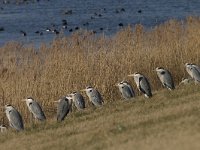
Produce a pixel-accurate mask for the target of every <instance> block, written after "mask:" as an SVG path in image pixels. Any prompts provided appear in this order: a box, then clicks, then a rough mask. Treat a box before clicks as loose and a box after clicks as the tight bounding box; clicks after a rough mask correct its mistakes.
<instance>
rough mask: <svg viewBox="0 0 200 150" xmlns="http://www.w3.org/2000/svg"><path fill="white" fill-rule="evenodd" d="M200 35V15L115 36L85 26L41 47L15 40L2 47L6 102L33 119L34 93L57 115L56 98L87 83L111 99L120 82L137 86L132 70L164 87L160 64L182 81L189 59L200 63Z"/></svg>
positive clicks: (47, 110)
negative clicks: (29, 101)
mask: <svg viewBox="0 0 200 150" xmlns="http://www.w3.org/2000/svg"><path fill="white" fill-rule="evenodd" d="M199 37H200V19H199V18H194V17H189V18H187V19H186V20H185V21H176V20H170V21H168V22H166V23H164V24H161V25H159V26H156V27H154V28H152V29H151V30H146V29H145V28H144V27H143V26H142V25H136V26H135V27H134V28H130V27H128V28H125V29H123V30H122V31H119V32H118V33H117V34H116V35H115V36H113V37H111V38H108V37H105V36H103V35H102V36H100V37H97V36H95V35H93V34H91V33H90V32H84V31H82V32H79V33H75V34H73V35H72V36H70V37H60V38H58V39H55V40H54V41H53V42H52V43H51V45H45V44H43V45H41V47H40V48H39V49H35V48H34V47H31V46H28V47H27V46H26V47H25V46H24V45H22V44H19V43H14V42H10V43H8V44H6V45H5V46H4V47H1V48H0V85H1V89H0V96H1V97H0V98H1V99H2V100H1V106H3V105H4V104H5V103H10V104H12V105H14V106H15V107H16V108H17V109H18V110H20V112H21V113H22V115H23V118H24V119H25V120H27V117H28V114H29V113H28V110H27V108H26V106H25V104H24V103H22V102H21V99H22V98H26V97H27V96H32V97H34V98H35V99H37V100H38V101H39V102H40V103H41V104H42V105H43V106H44V110H45V113H46V114H47V117H48V118H52V117H53V114H55V105H54V104H53V103H52V102H53V101H54V100H57V99H58V98H60V97H61V96H63V95H66V94H68V93H70V92H72V91H76V90H80V89H83V88H85V86H87V85H91V86H95V87H96V88H98V89H99V91H100V92H101V93H102V95H103V98H104V101H105V103H108V102H113V101H118V100H119V99H120V94H119V92H118V89H117V88H116V87H114V86H113V85H114V84H115V83H116V82H119V81H121V80H123V79H126V80H129V81H131V83H132V85H134V88H135V89H136V87H135V84H134V83H133V79H130V78H128V77H127V75H128V74H130V73H134V72H141V73H143V74H145V75H146V76H147V77H148V78H149V80H150V83H151V85H152V89H153V91H156V90H158V89H161V88H162V87H161V84H160V82H159V80H158V78H157V77H156V73H155V72H154V71H153V69H155V68H156V67H159V66H162V67H165V68H167V69H169V70H170V71H171V72H172V75H173V77H174V80H175V82H176V84H178V83H179V82H180V80H181V78H182V77H187V74H186V71H185V68H184V64H185V63H186V62H193V63H197V64H200V60H199V58H200V57H199V54H200V50H199V49H200V40H199ZM137 93H138V92H137ZM87 106H88V105H87ZM2 112H3V110H2ZM1 118H3V115H2V114H1ZM27 122H28V120H27Z"/></svg>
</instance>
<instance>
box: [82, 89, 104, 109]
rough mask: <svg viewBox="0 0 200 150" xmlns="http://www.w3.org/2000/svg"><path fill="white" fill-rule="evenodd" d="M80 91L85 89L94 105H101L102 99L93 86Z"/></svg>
mask: <svg viewBox="0 0 200 150" xmlns="http://www.w3.org/2000/svg"><path fill="white" fill-rule="evenodd" d="M81 91H85V92H86V94H87V96H88V97H89V100H90V101H91V102H92V104H93V105H94V106H97V107H98V106H102V104H103V99H102V97H101V94H100V93H99V92H98V90H96V89H95V88H93V87H91V86H88V87H86V89H83V90H81Z"/></svg>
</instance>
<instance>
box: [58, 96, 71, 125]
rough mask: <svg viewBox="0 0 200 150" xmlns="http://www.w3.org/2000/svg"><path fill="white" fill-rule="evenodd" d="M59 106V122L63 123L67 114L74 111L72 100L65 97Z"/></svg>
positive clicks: (59, 102) (60, 100)
mask: <svg viewBox="0 0 200 150" xmlns="http://www.w3.org/2000/svg"><path fill="white" fill-rule="evenodd" d="M55 102H58V106H57V121H58V122H61V121H63V120H64V119H65V117H66V116H67V114H68V113H69V112H70V111H72V98H71V97H68V96H65V97H63V98H61V99H59V100H58V101H55Z"/></svg>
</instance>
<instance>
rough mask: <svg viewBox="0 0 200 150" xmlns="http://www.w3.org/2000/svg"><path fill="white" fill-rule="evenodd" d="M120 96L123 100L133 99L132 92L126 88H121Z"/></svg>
mask: <svg viewBox="0 0 200 150" xmlns="http://www.w3.org/2000/svg"><path fill="white" fill-rule="evenodd" d="M122 95H123V97H124V98H125V99H130V98H132V97H133V95H132V92H131V90H130V88H129V87H128V86H124V87H123V90H122Z"/></svg>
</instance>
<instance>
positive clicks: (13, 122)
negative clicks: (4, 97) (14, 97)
mask: <svg viewBox="0 0 200 150" xmlns="http://www.w3.org/2000/svg"><path fill="white" fill-rule="evenodd" d="M5 112H6V117H7V118H8V120H9V124H10V127H12V128H14V129H16V130H17V131H22V130H24V123H23V120H22V116H21V114H20V113H19V112H18V111H17V110H16V109H15V108H14V107H13V106H11V105H5Z"/></svg>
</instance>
